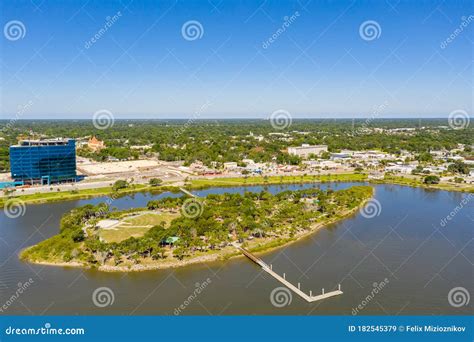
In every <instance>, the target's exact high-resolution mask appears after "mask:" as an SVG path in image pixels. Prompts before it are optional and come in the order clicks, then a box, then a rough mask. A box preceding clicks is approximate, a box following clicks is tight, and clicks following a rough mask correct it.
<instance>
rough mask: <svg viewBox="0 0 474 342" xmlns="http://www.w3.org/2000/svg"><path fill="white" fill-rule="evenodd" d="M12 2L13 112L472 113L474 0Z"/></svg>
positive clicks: (5, 50) (4, 19) (5, 87)
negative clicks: (16, 31) (191, 32)
mask: <svg viewBox="0 0 474 342" xmlns="http://www.w3.org/2000/svg"><path fill="white" fill-rule="evenodd" d="M0 7H1V9H0V19H1V21H0V23H1V25H2V28H3V29H4V30H2V31H4V32H3V36H2V37H1V40H0V41H1V54H0V62H1V64H0V67H1V74H0V79H1V101H2V102H1V108H0V114H1V116H2V118H3V119H10V118H12V117H15V116H16V117H19V118H22V119H23V118H24V119H27V118H85V119H87V118H90V117H91V116H92V115H93V113H94V112H96V111H98V110H101V109H107V110H109V111H110V112H112V113H113V114H114V116H115V117H116V118H157V119H162V118H189V117H191V116H192V117H195V118H237V117H248V118H250V117H252V118H266V117H268V116H269V115H270V114H271V113H272V112H274V111H275V110H279V109H284V110H287V111H288V112H290V113H291V114H292V116H293V117H295V118H298V117H318V118H320V117H327V118H339V117H354V118H366V117H374V116H375V117H447V116H448V114H449V113H450V112H452V111H453V110H457V109H463V110H466V111H467V112H468V113H469V114H471V115H472V109H473V102H472V98H473V92H472V89H473V88H472V79H473V77H472V76H473V74H472V61H473V42H474V38H473V35H472V33H473V30H474V17H470V15H474V10H473V2H472V1H468V0H465V1H458V0H452V1H391V0H387V1H383V0H380V1H352V2H351V1H322V0H321V1H315V0H313V1H308V0H301V1H263V2H261V1H217V0H212V1H179V2H175V1H138V0H133V1H131V0H121V1H94V0H92V1H59V0H58V1H50V0H43V1H40V0H36V1H34V0H32V1H2V3H1V5H0ZM114 15H116V19H117V20H115V22H114V23H113V24H111V25H110V27H109V28H108V29H107V30H106V31H105V32H103V33H102V34H99V36H100V37H99V39H98V40H96V41H95V42H94V43H91V41H90V40H91V38H92V37H94V35H96V34H98V33H99V32H100V30H101V29H102V28H104V26H105V25H106V23H107V21H108V19H107V18H109V19H110V18H112V17H113V16H114ZM13 20H15V21H19V22H21V24H22V25H23V26H24V31H23V28H22V27H20V38H19V39H16V38H18V36H12V35H13V34H12V33H6V32H5V31H6V29H7V28H8V26H9V25H10V26H11V25H12V24H10V23H11V21H13ZM285 20H286V22H287V23H288V22H289V21H291V23H289V24H288V25H286V27H285V25H284V23H285ZM189 21H197V22H198V23H199V24H200V25H201V27H202V30H201V28H200V27H197V29H198V31H199V32H200V34H199V37H198V38H197V39H195V40H188V39H189V38H191V39H192V38H193V37H188V39H185V37H183V34H182V28H183V25H184V24H185V23H187V22H189ZM367 21H371V22H375V24H374V25H375V26H373V27H374V28H375V31H376V35H375V36H367V35H365V36H364V35H363V34H362V35H361V33H360V28H361V25H363V23H365V22H367ZM109 22H110V20H109ZM463 22H464V23H465V24H466V25H465V27H463V28H462V31H461V32H458V33H455V32H456V29H459V28H460V27H461V25H462V23H463ZM369 26H370V23H369ZM283 27H284V29H283V30H282V28H283ZM363 27H364V25H363ZM458 31H459V30H458ZM23 34H24V35H23ZM452 35H454V38H453V39H451V41H450V42H447V41H446V39H448V37H450V36H451V37H453V36H452ZM272 36H273V37H274V38H275V39H274V41H273V42H271V43H269V41H268V40H269V38H270V37H272ZM12 38H13V39H12ZM364 38H365V39H364ZM371 38H374V39H372V40H371ZM87 42H89V43H87Z"/></svg>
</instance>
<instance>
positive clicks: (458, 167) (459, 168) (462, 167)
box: [448, 160, 470, 175]
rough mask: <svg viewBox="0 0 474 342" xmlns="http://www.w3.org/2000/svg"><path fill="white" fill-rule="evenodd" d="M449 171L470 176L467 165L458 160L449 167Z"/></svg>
mask: <svg viewBox="0 0 474 342" xmlns="http://www.w3.org/2000/svg"><path fill="white" fill-rule="evenodd" d="M448 171H449V172H452V173H461V174H464V175H468V174H469V171H470V170H469V166H468V165H467V164H465V163H463V162H462V161H460V160H456V161H455V162H454V163H452V164H450V165H449V166H448Z"/></svg>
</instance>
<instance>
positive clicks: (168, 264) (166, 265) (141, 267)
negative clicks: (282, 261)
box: [19, 189, 375, 273]
mask: <svg viewBox="0 0 474 342" xmlns="http://www.w3.org/2000/svg"><path fill="white" fill-rule="evenodd" d="M374 192H375V189H373V191H372V195H371V197H370V198H372V197H373V196H374ZM370 198H368V199H366V200H364V201H363V202H362V203H361V204H360V205H358V206H356V207H355V208H353V209H351V210H347V211H345V212H343V213H342V214H340V215H338V216H336V217H333V218H331V219H328V220H327V221H324V222H317V223H315V224H314V225H313V226H312V227H311V228H310V229H309V230H308V231H303V232H299V233H297V234H296V235H295V236H293V237H291V238H277V239H270V240H269V241H266V242H264V243H263V244H261V241H256V242H257V243H256V244H255V245H254V246H247V249H248V250H249V251H251V252H252V253H254V254H257V255H264V254H267V253H270V252H273V251H274V250H277V249H280V248H283V247H285V246H288V245H290V244H292V243H294V242H297V241H299V240H301V239H303V238H306V237H308V236H310V235H312V234H314V233H316V232H318V231H319V230H321V229H323V228H326V227H328V226H330V225H331V224H334V223H337V222H340V221H342V220H344V219H347V218H349V217H350V216H352V215H354V214H355V213H356V212H357V211H359V210H360V209H361V208H362V207H363V206H364V205H365V204H366V201H368V200H370ZM275 243H276V244H275ZM27 248H29V247H27ZM27 248H25V249H27ZM25 249H23V250H25ZM23 250H22V251H20V253H19V254H21V253H22V252H23ZM237 257H245V256H244V255H243V254H242V253H240V252H238V251H237V250H235V248H233V247H231V246H227V247H225V248H224V249H223V250H221V251H216V252H215V253H211V254H205V255H199V256H195V257H191V258H189V259H184V260H169V261H162V262H158V263H155V264H149V265H146V264H137V265H127V266H111V265H102V266H99V267H94V266H89V265H84V264H82V263H80V262H77V261H71V262H49V261H31V260H24V262H29V263H31V264H36V265H43V266H54V267H66V268H69V267H70V268H83V269H88V270H92V269H95V270H97V271H100V272H108V273H113V272H118V273H124V272H145V271H153V270H165V269H171V268H178V267H185V266H191V265H196V264H203V263H207V262H219V261H223V262H224V261H226V260H229V259H233V258H237Z"/></svg>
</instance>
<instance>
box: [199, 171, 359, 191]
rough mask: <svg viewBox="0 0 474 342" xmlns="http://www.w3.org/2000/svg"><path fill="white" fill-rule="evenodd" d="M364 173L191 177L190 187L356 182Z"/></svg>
mask: <svg viewBox="0 0 474 342" xmlns="http://www.w3.org/2000/svg"><path fill="white" fill-rule="evenodd" d="M366 179H367V175H366V174H355V173H342V174H332V175H314V176H313V175H306V176H270V177H266V178H265V177H262V176H252V177H247V178H244V177H235V178H214V179H193V180H192V181H191V188H201V187H209V186H239V185H258V184H285V183H286V184H289V183H311V182H333V181H340V182H357V181H365V180H366Z"/></svg>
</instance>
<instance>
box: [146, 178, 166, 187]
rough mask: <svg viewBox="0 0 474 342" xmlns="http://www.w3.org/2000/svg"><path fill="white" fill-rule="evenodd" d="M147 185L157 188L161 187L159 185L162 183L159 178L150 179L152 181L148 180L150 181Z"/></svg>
mask: <svg viewBox="0 0 474 342" xmlns="http://www.w3.org/2000/svg"><path fill="white" fill-rule="evenodd" d="M148 183H149V184H150V185H151V186H159V185H161V183H163V181H162V180H161V179H160V178H152V179H150V181H149V182H148Z"/></svg>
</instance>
